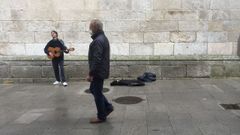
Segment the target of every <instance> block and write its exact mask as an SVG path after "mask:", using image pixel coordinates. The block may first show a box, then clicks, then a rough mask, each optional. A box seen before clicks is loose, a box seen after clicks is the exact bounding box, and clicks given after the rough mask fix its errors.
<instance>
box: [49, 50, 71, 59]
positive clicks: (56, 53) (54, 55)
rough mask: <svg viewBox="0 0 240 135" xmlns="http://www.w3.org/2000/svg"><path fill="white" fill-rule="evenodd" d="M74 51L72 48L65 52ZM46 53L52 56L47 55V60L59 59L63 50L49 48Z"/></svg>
mask: <svg viewBox="0 0 240 135" xmlns="http://www.w3.org/2000/svg"><path fill="white" fill-rule="evenodd" d="M74 50H75V49H74V48H69V49H67V51H74ZM48 52H49V53H51V54H52V55H48V58H49V59H53V58H58V57H60V56H61V53H62V52H63V50H61V48H59V47H49V48H48Z"/></svg>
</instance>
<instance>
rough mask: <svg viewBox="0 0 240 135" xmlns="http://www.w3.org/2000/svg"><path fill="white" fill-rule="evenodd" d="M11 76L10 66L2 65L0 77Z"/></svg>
mask: <svg viewBox="0 0 240 135" xmlns="http://www.w3.org/2000/svg"><path fill="white" fill-rule="evenodd" d="M8 77H9V68H8V66H7V65H6V66H4V65H3V66H0V78H8Z"/></svg>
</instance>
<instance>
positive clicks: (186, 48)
mask: <svg viewBox="0 0 240 135" xmlns="http://www.w3.org/2000/svg"><path fill="white" fill-rule="evenodd" d="M205 54H207V44H206V43H177V44H175V46H174V55H205Z"/></svg>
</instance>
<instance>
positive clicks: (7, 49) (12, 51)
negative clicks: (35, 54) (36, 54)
mask: <svg viewBox="0 0 240 135" xmlns="http://www.w3.org/2000/svg"><path fill="white" fill-rule="evenodd" d="M0 48H1V49H0V54H1V55H8V56H16V55H25V54H26V50H25V45H24V44H7V45H6V44H5V43H4V44H1V43H0ZM16 48H17V49H16Z"/></svg>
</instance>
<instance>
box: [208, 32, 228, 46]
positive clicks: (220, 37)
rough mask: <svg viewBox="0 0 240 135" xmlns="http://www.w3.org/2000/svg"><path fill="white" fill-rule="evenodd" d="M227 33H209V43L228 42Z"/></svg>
mask: <svg viewBox="0 0 240 135" xmlns="http://www.w3.org/2000/svg"><path fill="white" fill-rule="evenodd" d="M227 38H228V37H227V33H226V32H209V33H208V42H209V43H222V42H227V41H228V39H227Z"/></svg>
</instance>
